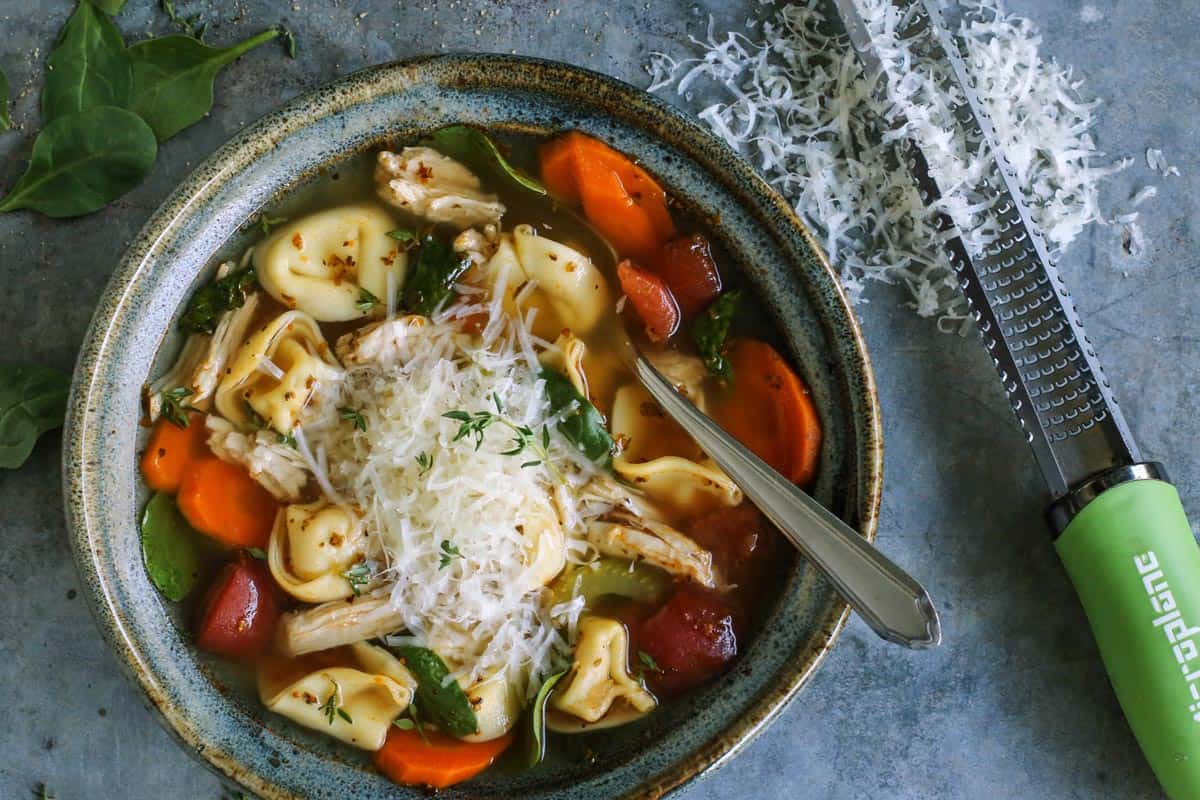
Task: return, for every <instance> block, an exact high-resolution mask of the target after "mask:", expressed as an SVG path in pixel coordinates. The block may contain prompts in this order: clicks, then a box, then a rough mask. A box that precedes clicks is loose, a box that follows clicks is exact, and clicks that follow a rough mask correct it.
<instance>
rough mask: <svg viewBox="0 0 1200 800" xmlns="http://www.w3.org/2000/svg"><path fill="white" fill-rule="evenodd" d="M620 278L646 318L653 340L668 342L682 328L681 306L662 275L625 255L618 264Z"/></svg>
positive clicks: (642, 316)
mask: <svg viewBox="0 0 1200 800" xmlns="http://www.w3.org/2000/svg"><path fill="white" fill-rule="evenodd" d="M617 280H619V281H620V282H621V291H622V292H624V293H625V296H626V297H628V298H629V302H630V303H632V304H633V310H634V311H636V312H637V315H638V316H639V317H641V318H642V322H643V323H644V324H645V326H646V337H647V338H649V339H650V341H652V342H665V341H666V340H667V339H670V338H671V336H672V335H674V333H675V331H677V330H679V306H678V305H676V304H675V298H674V297H672V296H671V290H670V289H668V288H667V285H666V284H665V283H663V281H662V279H661V278H659V277H658V276H657V275H655V274H654V273H652V272H647V271H646V270H644V269H641V268H640V267H638V266H635V265H634V263H633V262H632V261H630V260H629V259H625V260H624V261H622V262H621V263H620V264H618V265H617Z"/></svg>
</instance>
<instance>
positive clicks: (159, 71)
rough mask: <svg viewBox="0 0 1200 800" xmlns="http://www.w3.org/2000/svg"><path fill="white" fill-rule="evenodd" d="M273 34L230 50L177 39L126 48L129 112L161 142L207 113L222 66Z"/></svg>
mask: <svg viewBox="0 0 1200 800" xmlns="http://www.w3.org/2000/svg"><path fill="white" fill-rule="evenodd" d="M278 35H279V29H278V28H270V29H268V30H265V31H263V32H262V33H259V34H257V35H256V36H251V37H250V38H249V39H246V40H245V41H243V42H239V43H238V44H235V45H233V46H231V47H210V46H208V45H206V44H203V43H202V42H200V41H197V40H196V39H194V38H192V37H190V36H182V35H178V34H176V35H172V36H163V37H160V38H157V39H147V40H145V41H141V42H137V43H136V44H134V45H132V46H131V47H130V48H129V56H130V59H131V60H132V62H133V89H132V91H131V94H130V101H129V107H130V108H131V109H133V110H134V111H136V112H137V113H138V114H139V115H141V117H142V118H143V119H144V120H146V122H148V123H149V124H150V127H151V128H153V130H154V134H155V136H157V137H158V141H160V142H163V141H166V140H167V139H170V138H171V137H172V136H174V135H175V134H177V133H179V132H180V131H181V130H183V129H184V128H186V127H187V126H189V125H191V124H192V123H194V122H198V121H199V120H200V119H201V118H203V117H204V115H205V114H207V113H208V112H209V111H210V110H211V109H212V104H213V80H214V79H215V78H216V76H217V73H218V72H220V70H221V68H222V67H224V66H225V65H226V64H228V63H229V62H231V61H233V60H234V59H236V58H237V57H238V56H240V55H242V54H243V53H246V52H247V51H249V50H253V49H254V48H255V47H258V46H259V45H260V44H263V43H264V42H268V41H270V40H271V39H274V38H275V37H276V36H278Z"/></svg>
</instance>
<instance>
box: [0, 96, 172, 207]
mask: <svg viewBox="0 0 1200 800" xmlns="http://www.w3.org/2000/svg"><path fill="white" fill-rule="evenodd" d="M157 152H158V144H157V142H155V140H154V132H153V131H152V130H150V128H149V126H147V125H146V123H145V122H143V121H142V119H141V118H140V117H138V115H137V114H134V113H131V112H129V111H126V110H124V109H122V108H115V107H113V106H100V107H98V108H90V109H88V110H87V111H81V112H75V113H72V114H64V115H63V116H60V117H58V118H57V119H55V120H54V121H53V122H51V123H50V124H48V125H47V126H46V127H44V128H42V131H41V133H39V134H38V135H37V138H36V139H34V141H33V153H32V155H31V156H30V157H29V166H28V167H26V168H25V174H24V175H22V176H21V177H20V179H19V180H18V181H17V182H16V184H15V185H14V186H13V187H12V189H10V190H9V192H8V194H7V195H6V196H5V197H4V198H3V199H0V213H3V212H6V211H16V210H17V209H20V208H28V209H31V210H33V211H39V212H41V213H42V214H45V215H46V216H47V217H78V216H81V215H83V214H90V213H91V212H93V211H97V210H99V209H101V208H104V206H106V205H108V204H109V203H110V202H112V201H113V200H116V199H117V198H118V197H120V196H121V195H123V194H125V193H126V192H127V191H129V190H130V189H132V188H133V187H134V186H137V185H138V184H139V183H141V182H142V178H144V177H146V174H147V173H149V172H150V168H151V167H152V166H154V156H155V154H156V153H157Z"/></svg>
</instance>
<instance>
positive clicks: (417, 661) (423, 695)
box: [393, 645, 479, 737]
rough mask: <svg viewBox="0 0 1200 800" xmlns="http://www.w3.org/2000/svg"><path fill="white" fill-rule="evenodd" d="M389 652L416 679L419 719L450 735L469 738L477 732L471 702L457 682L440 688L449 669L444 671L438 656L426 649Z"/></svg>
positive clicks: (411, 647) (398, 648)
mask: <svg viewBox="0 0 1200 800" xmlns="http://www.w3.org/2000/svg"><path fill="white" fill-rule="evenodd" d="M393 649H394V650H395V652H396V655H397V656H399V657H400V659H401V660H402V661H404V666H406V667H408V671H409V672H411V673H412V674H413V677H415V678H416V679H417V691H416V696H415V698H414V699H415V701H416V704H417V706H418V707H420V709H421V716H422V717H424V718H425V719H426V720H428V721H429V722H432V723H434V724H435V725H437V726H438V728H440V729H441V730H443V731H445V732H446V733H448V734H450V735H451V736H459V737H461V736H470V735H471V734H473V733H475V732H476V731H478V730H479V720H478V719H476V717H475V712H474V711H473V710H472V709H471V701H470V700H468V699H467V694H466V692H464V691H463V690H462V687H461V686H459V685H458V682H457V681H452V682H450V683H448V684H446V685H445V686H443V685H442V681H444V680H445V679H446V676H447V675H449V674H450V670H448V669H446V662H444V661H442V657H441V656H439V655H438V654H437V653H435V652H433V651H432V650H429V649H428V648H425V647H415V646H412V645H406V646H404V647H396V648H393Z"/></svg>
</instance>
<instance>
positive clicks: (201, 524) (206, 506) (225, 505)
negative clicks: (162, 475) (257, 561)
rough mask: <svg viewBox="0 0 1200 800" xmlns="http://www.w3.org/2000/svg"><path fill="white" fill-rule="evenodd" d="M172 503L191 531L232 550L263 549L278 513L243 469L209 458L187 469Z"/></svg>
mask: <svg viewBox="0 0 1200 800" xmlns="http://www.w3.org/2000/svg"><path fill="white" fill-rule="evenodd" d="M176 502H177V503H178V504H179V510H180V511H182V512H183V516H184V517H185V518H187V521H188V522H189V523H191V525H192V527H193V528H195V529H196V530H198V531H200V532H201V533H206V534H208V535H209V536H211V537H213V538H214V539H219V540H220V541H222V542H225V543H226V544H230V545H234V546H235V547H266V546H267V539H268V538H269V537H270V535H271V528H272V527H273V526H274V524H275V514H276V512H277V511H278V510H279V504H278V503H276V502H275V498H274V497H272V496H271V493H270V492H268V491H267V490H266V489H264V488H263V487H262V486H259V485H258V482H257V481H255V480H254V478H252V477H250V473H248V472H247V471H246V470H245V469H244V468H242V467H240V466H238V465H237V464H230V463H228V462H225V461H222V460H220V459H219V458H212V457H209V458H202V459H200V460H198V461H194V462H192V463H191V464H189V465H188V467H187V469H185V470H184V473H183V480H182V481H181V482H180V484H179V495H178V497H177V498H176Z"/></svg>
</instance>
